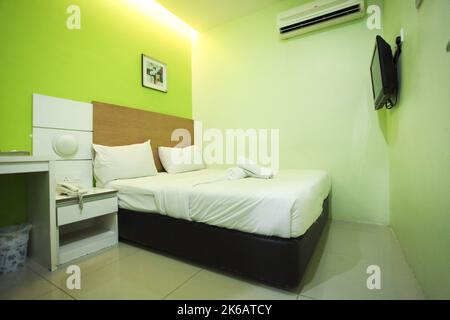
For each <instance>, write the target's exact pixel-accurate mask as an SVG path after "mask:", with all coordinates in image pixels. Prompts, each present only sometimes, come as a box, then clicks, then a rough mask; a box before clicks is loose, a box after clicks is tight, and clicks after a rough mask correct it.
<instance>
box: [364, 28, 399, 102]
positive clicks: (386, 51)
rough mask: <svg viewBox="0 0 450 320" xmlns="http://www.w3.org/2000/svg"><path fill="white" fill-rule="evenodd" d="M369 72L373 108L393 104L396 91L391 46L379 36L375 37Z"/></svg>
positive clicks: (395, 72) (396, 85) (395, 71)
mask: <svg viewBox="0 0 450 320" xmlns="http://www.w3.org/2000/svg"><path fill="white" fill-rule="evenodd" d="M370 73H371V75H372V90H373V99H374V102H375V109H376V110H379V109H382V108H383V107H388V108H389V107H391V106H393V105H394V103H393V102H392V101H393V99H394V98H395V96H396V94H397V92H398V80H397V68H396V66H395V63H394V56H393V54H392V49H391V46H390V45H389V44H388V43H387V42H386V41H385V40H384V39H383V38H382V37H380V36H377V38H376V45H375V50H374V52H373V57H372V64H371V67H370Z"/></svg>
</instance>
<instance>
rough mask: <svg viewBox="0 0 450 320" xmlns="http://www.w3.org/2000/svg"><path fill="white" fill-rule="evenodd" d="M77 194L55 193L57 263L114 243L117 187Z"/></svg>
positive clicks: (116, 237) (116, 241) (116, 239)
mask: <svg viewBox="0 0 450 320" xmlns="http://www.w3.org/2000/svg"><path fill="white" fill-rule="evenodd" d="M83 202H84V205H83V209H80V206H79V203H78V198H77V197H73V196H62V195H57V196H56V224H57V229H58V231H57V234H58V239H59V243H58V265H61V264H64V263H66V262H69V261H71V260H74V259H76V258H79V257H81V256H84V255H87V254H91V253H94V252H96V251H98V250H101V249H104V248H107V247H110V246H113V245H115V244H117V243H118V227H117V211H118V201H117V191H116V190H112V189H99V188H94V189H91V191H90V192H89V193H88V194H86V195H85V196H84V200H83Z"/></svg>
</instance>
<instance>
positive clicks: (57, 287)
mask: <svg viewBox="0 0 450 320" xmlns="http://www.w3.org/2000/svg"><path fill="white" fill-rule="evenodd" d="M104 252H106V251H104ZM138 253H139V250H136V252H134V253H130V254H127V255H126V256H124V257H118V258H117V259H113V260H112V261H110V262H108V263H106V264H105V265H104V266H102V267H99V268H98V269H94V270H92V271H93V272H97V271H99V270H102V269H103V268H106V267H107V266H109V265H110V264H113V263H115V262H118V261H119V260H122V259H126V258H129V257H130V256H132V255H135V254H138ZM61 267H63V266H61ZM61 267H60V268H61ZM26 268H27V269H29V270H31V271H32V272H33V273H35V274H37V275H38V276H39V277H40V278H42V279H44V280H45V281H46V282H48V283H50V284H51V285H52V286H53V287H55V288H56V289H58V290H61V291H62V292H64V293H65V294H67V295H68V296H69V297H71V298H72V299H74V300H78V299H77V298H76V297H75V296H73V295H71V294H70V293H69V292H68V291H66V288H62V287H61V286H60V285H59V284H57V283H53V282H52V281H51V280H49V279H47V278H46V277H45V276H44V275H41V274H40V272H38V271H35V270H33V269H32V268H31V267H29V266H26ZM49 292H51V291H49ZM49 292H47V293H49Z"/></svg>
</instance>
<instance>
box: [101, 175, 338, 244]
mask: <svg viewBox="0 0 450 320" xmlns="http://www.w3.org/2000/svg"><path fill="white" fill-rule="evenodd" d="M106 187H108V188H114V189H117V190H118V191H119V205H120V206H121V207H122V208H124V209H130V210H135V211H143V212H155V211H156V212H157V213H160V214H163V215H168V216H170V217H173V218H178V219H185V220H189V221H195V222H202V223H207V224H209V225H214V226H219V227H223V228H229V229H234V230H239V231H243V232H249V233H255V234H260V235H266V236H278V237H282V238H296V237H299V236H301V235H303V234H304V233H305V232H306V231H307V230H308V229H309V227H310V226H311V225H312V224H313V223H314V222H315V221H316V220H317V218H318V217H319V216H320V214H321V212H322V204H323V201H324V200H325V199H326V198H327V196H328V194H329V192H330V188H331V181H330V177H329V175H328V174H327V173H326V172H324V171H300V170H288V171H281V172H279V173H278V174H277V175H276V176H275V177H274V178H273V179H256V178H246V179H241V180H227V179H226V175H225V171H223V170H212V169H205V170H200V171H194V172H187V173H180V174H167V173H159V174H158V175H157V176H152V177H145V178H137V179H126V180H116V181H114V182H111V183H109V184H108V185H107V186H106ZM155 209H156V210H155Z"/></svg>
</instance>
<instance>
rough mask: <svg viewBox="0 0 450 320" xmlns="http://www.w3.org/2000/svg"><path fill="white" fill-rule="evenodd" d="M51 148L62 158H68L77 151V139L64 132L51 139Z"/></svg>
mask: <svg viewBox="0 0 450 320" xmlns="http://www.w3.org/2000/svg"><path fill="white" fill-rule="evenodd" d="M53 150H54V151H55V152H56V154H57V155H59V156H60V157H62V158H70V157H72V156H74V155H75V154H76V153H77V151H78V140H77V139H76V138H75V137H74V136H73V135H71V134H64V135H60V136H57V137H55V138H54V139H53Z"/></svg>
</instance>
